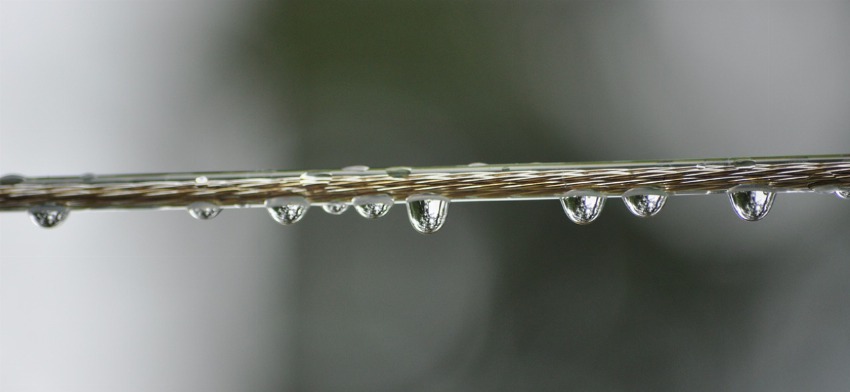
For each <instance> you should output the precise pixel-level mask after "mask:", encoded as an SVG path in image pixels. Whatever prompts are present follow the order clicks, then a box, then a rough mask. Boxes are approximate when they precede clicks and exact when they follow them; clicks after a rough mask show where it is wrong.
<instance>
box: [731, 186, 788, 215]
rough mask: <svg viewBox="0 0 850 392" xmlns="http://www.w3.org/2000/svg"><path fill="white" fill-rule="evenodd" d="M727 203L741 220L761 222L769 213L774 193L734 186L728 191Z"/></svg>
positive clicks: (750, 187)
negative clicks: (730, 204)
mask: <svg viewBox="0 0 850 392" xmlns="http://www.w3.org/2000/svg"><path fill="white" fill-rule="evenodd" d="M728 194H729V201H730V202H731V203H732V208H733V209H734V210H735V214H737V215H738V216H739V217H740V218H741V219H743V220H747V221H751V222H755V221H757V220H761V219H762V218H764V217H765V216H767V213H768V212H770V207H771V206H772V205H773V199H774V198H775V197H776V193H774V192H770V191H767V190H765V189H764V188H753V187H752V186H747V185H743V186H736V187H734V188H732V189H730V190H729V192H728Z"/></svg>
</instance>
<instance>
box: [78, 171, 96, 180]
mask: <svg viewBox="0 0 850 392" xmlns="http://www.w3.org/2000/svg"><path fill="white" fill-rule="evenodd" d="M80 179H81V180H83V182H92V181H94V180H95V179H97V176H95V175H94V173H83V175H81V176H80Z"/></svg>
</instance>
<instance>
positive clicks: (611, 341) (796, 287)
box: [0, 0, 850, 392]
mask: <svg viewBox="0 0 850 392" xmlns="http://www.w3.org/2000/svg"><path fill="white" fill-rule="evenodd" d="M849 41H850V2H847V1H828V0H809V1H804V0H799V1H764V0H749V1H747V0H742V1H673V0H657V1H626V0H621V1H524V2H520V1H513V2H504V1H503V2H499V1H478V2H465V1H285V2H273V1H235V0H234V1H200V0H197V1H166V0H162V1H73V0H69V1H10V0H2V1H0V173H1V174H4V175H5V174H10V173H20V174H24V175H59V174H81V173H85V172H95V173H125V172H160V171H197V170H252V169H270V168H277V169H299V168H303V169H327V168H339V167H342V166H347V165H355V164H365V165H370V166H372V167H384V166H398V165H411V166H412V165H447V164H465V163H469V162H489V163H511V162H527V161H544V162H546V161H551V162H554V161H583V160H626V159H674V158H700V157H733V156H762V155H785V154H826V153H846V152H848V146H850V132H848V130H850V110H847V108H848V104H850V72H848V69H850V46H848V42H849ZM848 218H850V204H848V203H847V202H846V201H842V200H839V199H837V198H834V197H830V196H825V195H779V197H777V201H776V203H775V205H774V210H773V211H772V212H771V214H770V216H768V217H767V218H766V219H765V220H764V221H762V222H759V223H755V224H754V223H748V222H743V221H741V220H739V219H738V218H736V217H735V216H734V214H733V213H732V211H731V208H730V207H729V206H728V202H727V201H726V200H725V197H723V196H722V195H719V196H707V197H681V198H673V199H671V200H669V202H668V204H667V206H666V207H665V210H664V211H662V212H661V213H660V215H658V216H656V217H653V218H650V219H646V220H642V219H638V218H635V217H633V216H630V214H629V213H628V212H627V211H626V209H625V208H624V207H623V206H622V203H620V202H619V201H618V200H609V203H608V205H607V206H606V208H605V211H604V212H603V214H602V216H601V217H600V218H599V219H598V220H597V221H596V222H595V223H594V224H592V225H590V226H587V227H580V226H577V225H574V224H572V223H571V222H569V221H568V220H567V219H566V217H565V216H564V215H563V213H562V212H561V210H560V206H559V205H558V203H557V202H523V203H471V204H462V205H455V206H453V207H451V208H450V214H449V220H448V223H447V224H446V226H445V227H444V228H443V229H442V230H441V231H440V232H439V233H437V234H435V235H432V236H422V235H419V234H417V233H415V232H414V231H413V230H412V229H411V228H410V227H409V225H408V223H407V217H406V216H405V214H404V211H403V209H402V208H401V207H396V208H395V209H394V210H393V211H391V212H390V214H389V215H388V216H387V217H385V218H382V219H381V220H378V221H366V220H364V219H362V218H360V217H359V216H357V215H356V214H354V213H353V212H348V213H347V214H345V215H343V216H341V217H334V216H329V215H327V214H324V213H323V212H321V211H319V210H318V209H314V210H312V211H310V213H309V214H308V215H307V216H306V218H305V219H304V220H303V221H302V222H300V223H299V224H297V225H295V226H292V227H281V226H279V225H277V224H276V223H274V222H273V221H272V220H271V219H270V218H269V217H268V215H267V214H266V212H265V211H263V210H242V211H236V210H227V211H225V212H224V213H222V214H221V216H219V217H218V218H216V219H215V220H213V221H209V222H199V221H195V220H193V219H191V218H189V216H188V214H185V213H180V212H177V211H168V212H152V211H133V212H72V214H71V216H70V218H69V220H68V221H67V222H65V223H64V224H63V225H62V226H61V227H59V228H56V229H54V230H43V229H39V228H37V227H35V226H34V225H32V224H31V223H30V222H29V220H28V218H27V217H26V215H25V214H23V213H4V214H1V215H0V390H3V391H10V392H12V391H86V392H93V391H115V390H120V391H151V390H157V391H201V390H202V391H234V390H241V391H299V390H305V391H307V390H309V391H395V390H406V391H478V390H480V391H499V390H504V391H516V390H538V391H547V390H585V391H616V390H622V391H627V390H655V391H679V390H690V391H703V390H704V391H717V390H729V391H734V390H739V391H783V390H788V391H799V390H812V391H815V390H816V391H837V390H847V389H848V388H850V332H848V331H850V285H848V281H850V262H848V261H850V260H848V259H850V243H848V241H847V238H848V230H850V229H848V225H847V224H846V222H847V221H848Z"/></svg>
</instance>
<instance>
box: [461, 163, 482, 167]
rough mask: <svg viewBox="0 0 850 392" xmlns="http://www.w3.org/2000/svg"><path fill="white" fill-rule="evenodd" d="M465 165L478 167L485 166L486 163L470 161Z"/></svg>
mask: <svg viewBox="0 0 850 392" xmlns="http://www.w3.org/2000/svg"><path fill="white" fill-rule="evenodd" d="M466 166H469V167H479V166H487V164H486V163H484V162H472V163H470V164H468V165H466Z"/></svg>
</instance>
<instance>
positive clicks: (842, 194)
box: [835, 189, 850, 199]
mask: <svg viewBox="0 0 850 392" xmlns="http://www.w3.org/2000/svg"><path fill="white" fill-rule="evenodd" d="M835 196H838V197H839V198H842V199H850V190H848V189H839V190H837V191H835Z"/></svg>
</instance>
